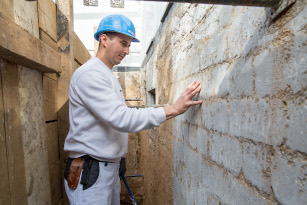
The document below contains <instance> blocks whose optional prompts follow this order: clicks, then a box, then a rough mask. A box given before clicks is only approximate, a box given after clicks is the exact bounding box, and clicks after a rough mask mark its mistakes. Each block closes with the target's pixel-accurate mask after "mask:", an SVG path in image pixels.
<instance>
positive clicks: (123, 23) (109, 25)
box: [94, 15, 140, 42]
mask: <svg viewBox="0 0 307 205" xmlns="http://www.w3.org/2000/svg"><path fill="white" fill-rule="evenodd" d="M106 31H110V32H117V33H122V34H124V35H127V36H130V37H132V38H133V40H132V42H140V41H139V40H138V39H137V38H135V28H134V25H133V23H132V21H131V20H130V19H129V18H128V17H126V16H124V15H109V16H106V17H105V18H103V19H102V20H101V21H100V23H99V26H98V29H97V31H96V33H95V35H94V38H95V39H96V40H97V41H99V36H100V34H102V33H104V32H106Z"/></svg>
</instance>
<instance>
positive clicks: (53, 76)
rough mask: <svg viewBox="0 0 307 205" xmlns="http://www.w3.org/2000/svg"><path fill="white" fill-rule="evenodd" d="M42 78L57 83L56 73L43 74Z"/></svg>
mask: <svg viewBox="0 0 307 205" xmlns="http://www.w3.org/2000/svg"><path fill="white" fill-rule="evenodd" d="M44 76H46V77H48V78H51V79H53V80H56V81H58V76H57V74H56V73H44Z"/></svg>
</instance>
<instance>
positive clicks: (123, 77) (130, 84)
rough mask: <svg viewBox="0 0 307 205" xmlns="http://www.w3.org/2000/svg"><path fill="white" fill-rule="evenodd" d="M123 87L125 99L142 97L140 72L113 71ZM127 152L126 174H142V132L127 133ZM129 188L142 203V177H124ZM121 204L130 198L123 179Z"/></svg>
mask: <svg viewBox="0 0 307 205" xmlns="http://www.w3.org/2000/svg"><path fill="white" fill-rule="evenodd" d="M113 74H114V75H115V76H116V78H117V79H118V81H119V83H120V85H121V86H122V89H123V94H124V96H125V99H142V97H141V73H140V72H139V71H133V72H113ZM126 104H127V105H128V106H129V105H143V104H144V103H143V102H142V101H126ZM128 137H129V141H128V153H127V155H126V166H127V172H126V174H125V175H126V176H129V175H135V174H142V173H143V164H144V163H143V161H142V159H141V157H142V155H143V153H144V152H146V151H145V150H143V149H142V142H143V139H144V137H145V135H144V132H138V133H129V135H128ZM126 180H127V183H128V185H129V188H130V189H131V191H132V193H133V197H134V198H135V200H136V202H137V204H143V200H144V178H143V177H132V178H129V177H127V178H126ZM121 204H131V199H130V196H129V194H128V191H127V189H126V187H125V184H124V183H123V181H122V182H121Z"/></svg>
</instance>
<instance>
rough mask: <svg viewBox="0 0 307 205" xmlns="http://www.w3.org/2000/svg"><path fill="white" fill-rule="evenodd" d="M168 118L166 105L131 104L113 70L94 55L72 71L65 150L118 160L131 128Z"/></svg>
mask: <svg viewBox="0 0 307 205" xmlns="http://www.w3.org/2000/svg"><path fill="white" fill-rule="evenodd" d="M165 120H166V116H165V112H164V109H163V108H156V109H154V108H145V109H136V108H128V107H127V106H126V104H125V98H124V95H123V91H122V88H121V86H120V84H119V82H118V80H117V79H116V77H115V76H114V75H113V73H112V71H111V70H110V69H109V68H108V67H107V66H106V65H105V64H104V63H103V62H102V61H101V60H100V59H98V58H96V57H92V58H91V59H90V60H89V61H88V62H86V63H85V64H84V65H82V66H81V67H79V68H78V69H77V70H76V71H75V72H74V74H73V76H72V78H71V82H70V87H69V123H70V129H69V133H68V135H67V137H66V140H65V143H64V150H65V151H70V157H72V158H77V157H79V156H82V155H84V154H88V155H91V156H92V157H94V158H96V159H98V160H102V161H103V160H107V161H114V162H117V161H119V160H120V158H121V157H122V156H124V155H125V154H126V153H127V148H128V146H127V144H128V132H138V131H140V130H144V129H149V128H152V127H156V126H158V125H159V124H161V123H162V122H164V121H165Z"/></svg>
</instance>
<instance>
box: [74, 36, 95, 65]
mask: <svg viewBox="0 0 307 205" xmlns="http://www.w3.org/2000/svg"><path fill="white" fill-rule="evenodd" d="M73 36H74V37H73V39H74V41H73V43H74V44H73V45H74V46H73V54H74V58H75V59H76V60H77V61H78V62H79V64H81V65H83V64H84V63H86V61H88V60H89V59H90V58H91V57H92V56H91V54H90V53H89V52H88V50H87V49H86V48H85V46H84V45H83V43H82V41H81V40H80V39H79V37H78V36H77V34H76V33H74V35H73Z"/></svg>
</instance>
